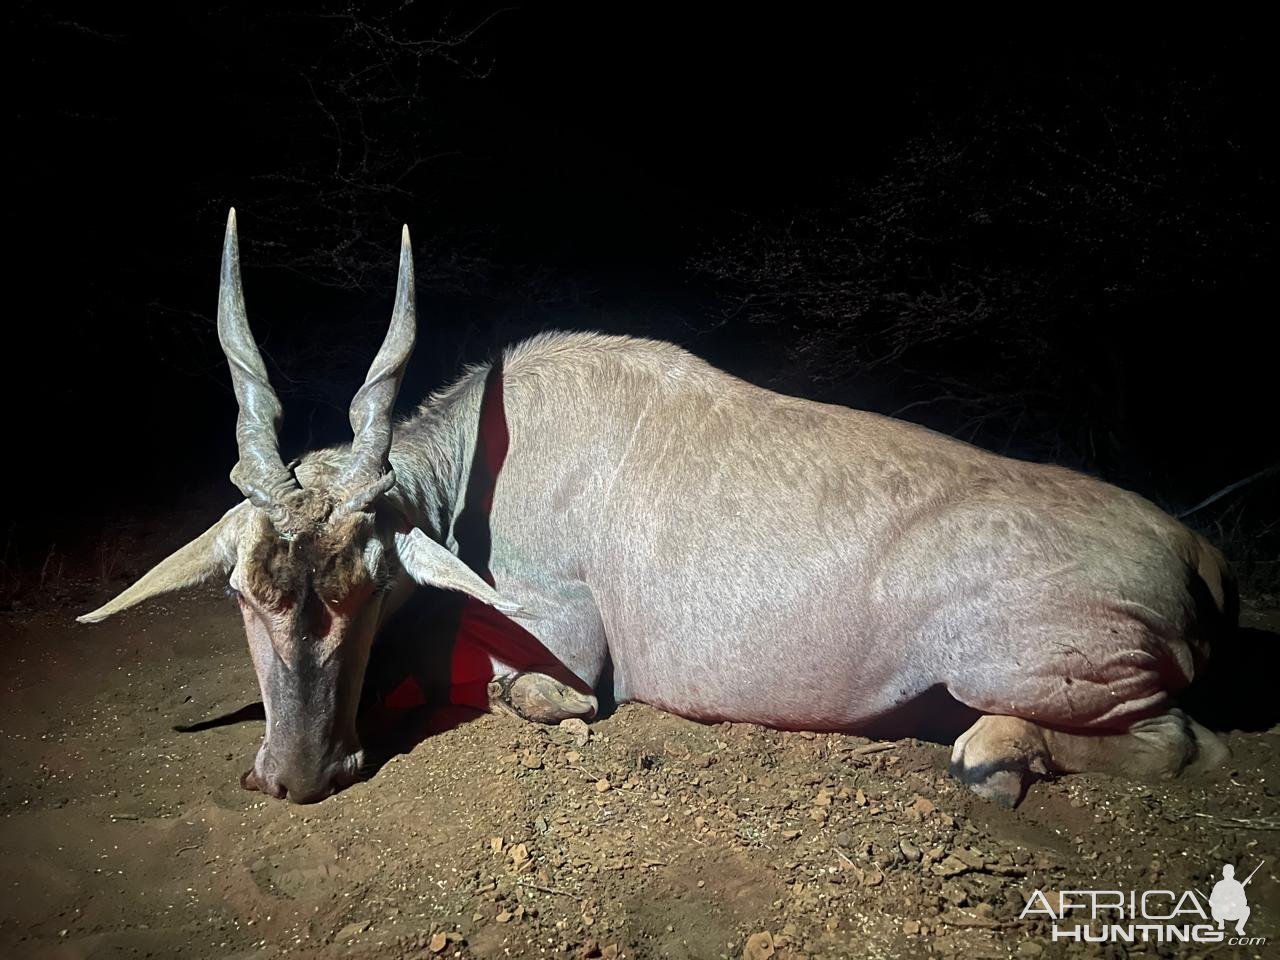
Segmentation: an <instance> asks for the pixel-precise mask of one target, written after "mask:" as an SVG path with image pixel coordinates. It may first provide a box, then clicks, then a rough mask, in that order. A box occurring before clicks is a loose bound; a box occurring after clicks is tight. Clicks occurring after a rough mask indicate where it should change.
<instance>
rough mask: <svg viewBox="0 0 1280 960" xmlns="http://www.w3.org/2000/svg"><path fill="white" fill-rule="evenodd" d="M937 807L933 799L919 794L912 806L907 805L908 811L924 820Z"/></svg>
mask: <svg viewBox="0 0 1280 960" xmlns="http://www.w3.org/2000/svg"><path fill="white" fill-rule="evenodd" d="M937 809H938V808H937V806H935V805H934V802H933V801H932V800H930V799H929V798H928V797H922V796H919V795H918V794H917V795H916V798H915V800H913V801H912V803H911V806H909V807H907V812H908V813H910V814H911V815H912V816H914V817H916V818H917V819H920V820H923V819H924V818H925V817H927V816H929V814H931V813H933V812H934V811H935V810H937Z"/></svg>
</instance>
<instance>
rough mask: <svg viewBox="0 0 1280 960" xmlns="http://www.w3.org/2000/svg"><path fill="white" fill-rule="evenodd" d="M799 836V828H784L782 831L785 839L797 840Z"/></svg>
mask: <svg viewBox="0 0 1280 960" xmlns="http://www.w3.org/2000/svg"><path fill="white" fill-rule="evenodd" d="M799 836H800V831H799V830H783V831H782V839H783V840H795V839H796V838H797V837H799Z"/></svg>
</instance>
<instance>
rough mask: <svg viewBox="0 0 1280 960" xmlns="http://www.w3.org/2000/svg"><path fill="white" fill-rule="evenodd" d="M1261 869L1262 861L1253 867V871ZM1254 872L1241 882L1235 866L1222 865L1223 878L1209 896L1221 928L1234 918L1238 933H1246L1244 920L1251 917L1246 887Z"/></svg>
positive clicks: (1214, 917) (1211, 906)
mask: <svg viewBox="0 0 1280 960" xmlns="http://www.w3.org/2000/svg"><path fill="white" fill-rule="evenodd" d="M1263 862H1264V863H1265V862H1266V861H1263ZM1260 869H1262V864H1261V863H1260V864H1258V865H1257V866H1256V867H1254V868H1253V873H1257V872H1258V871H1259V870H1260ZM1253 873H1251V874H1249V876H1247V877H1245V878H1244V883H1241V882H1240V881H1239V880H1237V879H1236V868H1235V866H1233V865H1232V864H1230V863H1225V864H1223V865H1222V879H1221V880H1219V881H1218V882H1217V883H1215V884H1214V885H1213V892H1212V893H1211V894H1209V896H1208V900H1209V909H1210V910H1211V911H1212V912H1213V919H1214V920H1216V921H1217V922H1218V929H1219V930H1221V929H1222V928H1223V926H1225V925H1226V922H1227V921H1228V920H1232V921H1235V925H1236V933H1238V934H1240V935H1241V936H1243V935H1244V922H1245V921H1246V920H1248V919H1249V899H1248V897H1246V896H1245V893H1244V888H1245V887H1247V886H1248V885H1249V881H1250V880H1252V879H1253Z"/></svg>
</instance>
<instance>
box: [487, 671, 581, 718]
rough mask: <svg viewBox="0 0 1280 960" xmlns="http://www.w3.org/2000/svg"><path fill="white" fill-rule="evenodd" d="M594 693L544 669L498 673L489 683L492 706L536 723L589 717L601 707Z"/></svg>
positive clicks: (494, 708)
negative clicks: (551, 674)
mask: <svg viewBox="0 0 1280 960" xmlns="http://www.w3.org/2000/svg"><path fill="white" fill-rule="evenodd" d="M599 706H600V704H599V701H598V700H597V699H596V698H595V696H593V695H592V694H587V693H580V692H579V691H577V690H574V689H573V688H572V687H570V686H568V685H567V684H564V683H561V682H560V681H559V680H557V679H556V678H555V677H550V676H547V675H546V674H545V673H518V674H508V675H506V676H502V677H495V678H494V679H493V681H492V682H491V683H490V684H489V708H490V709H491V710H496V711H501V712H504V713H513V714H515V715H516V716H518V717H521V718H523V719H525V720H530V721H532V722H534V723H559V722H560V721H561V720H569V719H572V718H574V717H577V718H579V719H582V720H590V719H591V718H592V717H594V716H595V715H596V711H597V710H598V709H599Z"/></svg>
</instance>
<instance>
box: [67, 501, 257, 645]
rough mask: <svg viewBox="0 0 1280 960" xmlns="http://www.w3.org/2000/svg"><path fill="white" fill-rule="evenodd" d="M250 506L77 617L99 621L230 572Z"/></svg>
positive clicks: (230, 514) (234, 512)
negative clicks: (156, 597) (121, 590)
mask: <svg viewBox="0 0 1280 960" xmlns="http://www.w3.org/2000/svg"><path fill="white" fill-rule="evenodd" d="M248 508H249V503H248V501H242V502H240V503H238V504H236V505H235V506H234V507H232V508H231V509H230V510H228V511H227V512H226V513H224V514H223V515H222V519H221V520H219V521H218V522H217V523H215V524H214V525H213V526H212V527H210V528H209V529H208V530H206V531H205V532H204V533H202V534H200V536H198V537H196V538H195V539H194V540H192V541H191V542H190V543H188V544H187V545H186V546H185V547H180V548H179V549H178V550H176V551H174V552H173V553H171V554H169V556H167V557H165V558H164V559H163V560H161V561H160V562H159V563H157V564H156V565H155V566H154V567H152V568H151V569H150V570H148V571H147V572H146V573H145V574H143V576H142V579H141V580H139V581H138V582H137V583H135V584H134V585H133V586H131V587H129V588H128V589H127V590H125V591H124V592H123V593H122V594H120V595H119V596H118V597H116V598H115V599H114V600H110V601H108V602H107V603H104V604H103V605H102V606H100V607H99V608H98V609H97V610H94V611H93V612H92V613H86V614H84V615H83V616H79V617H76V622H77V623H97V622H98V621H100V620H105V619H106V618H107V617H109V616H111V615H112V614H115V613H119V612H120V611H121V610H125V609H127V608H129V607H132V606H133V605H134V604H137V603H141V602H142V601H143V600H149V599H150V598H151V597H155V596H158V595H160V594H162V593H169V592H170V591H173V590H181V589H182V588H183V587H191V586H195V585H196V584H197V583H203V582H204V581H205V580H208V579H209V578H210V577H214V576H217V575H218V574H225V573H227V572H228V571H229V570H230V569H231V568H232V567H233V566H235V562H236V539H237V537H238V536H239V533H240V529H241V526H242V524H243V521H244V518H245V517H246V516H247V513H246V511H247V510H248Z"/></svg>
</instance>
